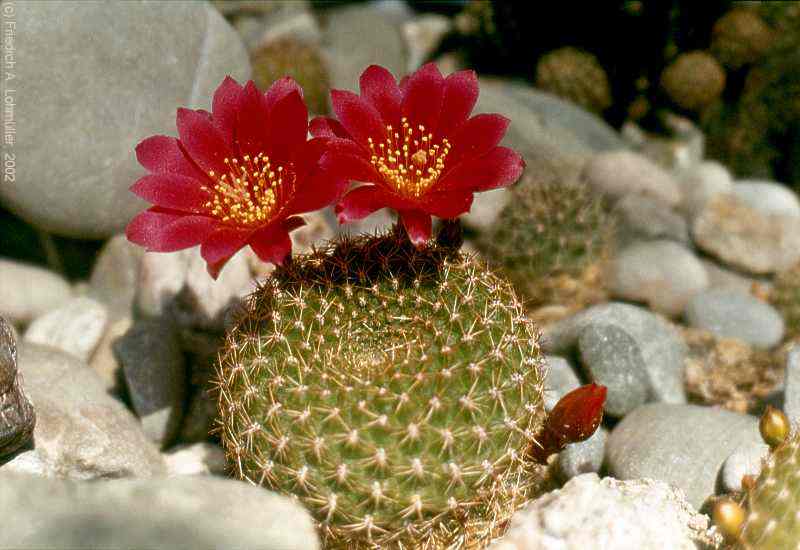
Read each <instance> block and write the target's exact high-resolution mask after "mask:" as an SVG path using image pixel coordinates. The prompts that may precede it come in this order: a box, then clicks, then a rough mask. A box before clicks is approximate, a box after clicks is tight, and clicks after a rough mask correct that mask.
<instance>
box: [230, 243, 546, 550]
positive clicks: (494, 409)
mask: <svg viewBox="0 0 800 550" xmlns="http://www.w3.org/2000/svg"><path fill="white" fill-rule="evenodd" d="M218 385H219V390H220V392H219V395H220V415H221V420H220V423H221V434H222V440H223V443H224V445H225V448H226V450H227V453H228V456H229V459H230V460H231V462H232V464H233V466H234V470H235V472H236V474H237V475H238V476H239V477H241V478H244V479H248V480H250V481H253V482H255V483H259V484H262V485H264V486H266V487H269V488H271V489H273V490H276V491H279V492H282V493H285V494H290V495H295V496H296V497H297V498H298V499H299V500H300V501H301V502H302V503H303V504H305V506H306V507H307V508H308V509H309V510H310V511H311V513H312V515H313V516H314V517H315V519H316V520H317V522H318V523H319V525H320V531H321V534H322V536H323V540H324V543H325V546H326V548H430V549H433V548H437V549H438V548H480V547H481V546H482V545H483V544H485V543H486V542H487V541H488V540H489V539H491V538H492V537H493V536H496V535H497V534H498V533H499V532H500V531H501V529H502V527H503V525H504V522H505V521H506V520H507V519H508V518H509V517H510V515H511V514H512V513H513V512H514V510H516V509H517V508H518V507H519V506H521V505H523V504H524V503H525V501H526V500H527V499H528V497H529V495H530V492H531V491H532V489H533V487H534V486H535V485H536V482H537V479H536V475H535V471H534V470H533V468H534V466H533V465H532V464H531V463H530V462H529V461H526V460H525V459H524V451H525V449H526V448H527V446H528V445H529V444H530V441H531V437H532V434H533V433H534V432H535V431H536V430H537V429H538V428H539V426H540V425H541V422H542V418H543V410H542V360H541V356H540V353H539V346H538V340H537V333H536V331H535V329H534V327H533V326H532V324H531V322H530V321H529V320H527V319H526V317H525V316H524V314H523V311H522V308H521V307H520V305H519V303H518V301H517V299H516V298H515V296H514V293H513V291H512V290H511V288H510V286H509V285H508V284H507V283H505V282H503V281H502V280H501V279H499V278H498V277H496V276H495V275H494V274H492V273H491V272H490V271H489V270H487V269H486V268H485V267H484V266H482V265H480V264H479V263H476V261H475V260H474V259H471V258H469V257H466V256H464V255H462V254H460V253H458V252H456V251H454V250H452V249H448V248H447V247H442V246H431V247H429V248H425V249H423V250H416V249H415V248H414V247H413V246H411V244H410V243H408V241H407V239H406V238H405V237H404V235H403V234H402V232H393V233H390V234H388V235H384V236H378V237H358V238H355V239H347V240H343V241H340V242H338V243H333V244H331V245H330V246H329V247H328V248H325V249H323V250H319V251H317V252H315V253H313V254H311V255H309V256H307V257H302V258H299V259H296V260H295V261H294V262H292V263H291V264H290V265H288V266H287V267H284V268H281V269H279V270H277V271H276V273H275V274H274V276H273V277H272V278H270V279H269V280H267V281H266V283H265V284H264V285H263V286H262V287H261V288H260V289H259V290H258V291H257V292H256V293H255V294H254V295H253V296H252V297H251V298H250V301H249V305H248V307H247V311H246V313H245V314H244V316H243V317H242V319H241V320H240V322H239V324H238V326H237V328H235V329H234V330H233V331H232V332H231V333H230V335H229V337H228V343H227V350H226V351H225V353H224V355H223V357H222V360H221V364H220V369H219V375H218Z"/></svg>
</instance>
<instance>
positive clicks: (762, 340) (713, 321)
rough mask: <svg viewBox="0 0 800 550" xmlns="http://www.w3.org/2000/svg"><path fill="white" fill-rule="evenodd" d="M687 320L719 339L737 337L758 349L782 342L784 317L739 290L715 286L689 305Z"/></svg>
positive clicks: (700, 294)
mask: <svg viewBox="0 0 800 550" xmlns="http://www.w3.org/2000/svg"><path fill="white" fill-rule="evenodd" d="M686 322H687V323H688V324H689V326H691V327H695V328H700V329H704V330H707V331H709V332H710V333H711V334H713V335H714V336H717V337H718V338H735V339H737V340H741V341H743V342H746V343H748V344H750V345H752V346H754V347H758V348H771V347H773V346H775V345H777V344H778V343H780V341H781V339H782V338H783V334H784V332H785V324H784V321H783V318H782V317H781V316H780V314H779V313H778V312H777V311H776V310H775V308H773V307H772V306H771V305H769V304H767V303H764V302H762V301H761V300H759V299H757V298H755V297H754V296H752V295H751V294H747V293H744V292H741V291H738V290H730V289H712V290H707V291H705V292H701V293H699V294H697V295H696V296H695V297H694V298H692V300H691V301H690V302H689V304H688V305H687V306H686Z"/></svg>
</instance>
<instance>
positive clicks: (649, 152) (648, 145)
mask: <svg viewBox="0 0 800 550" xmlns="http://www.w3.org/2000/svg"><path fill="white" fill-rule="evenodd" d="M664 122H665V123H666V126H667V127H668V128H669V130H670V131H671V132H670V133H671V134H672V135H671V136H665V135H664V134H663V133H660V134H654V133H649V132H645V131H644V130H643V129H642V128H641V127H639V126H637V125H636V124H633V123H631V122H626V123H625V124H623V126H622V136H623V137H624V138H626V139H627V140H628V141H630V142H631V143H633V144H634V146H635V149H636V151H638V152H640V153H642V154H643V155H644V156H646V157H647V158H649V159H650V160H652V161H653V162H655V163H656V164H658V165H659V166H661V167H663V168H665V169H667V170H670V171H674V172H682V171H685V170H690V169H692V168H693V167H695V166H697V165H698V164H700V162H701V161H702V160H703V156H704V154H705V136H704V135H703V132H702V131H701V130H700V129H699V128H698V127H697V126H696V125H695V124H694V123H693V122H692V121H691V120H689V119H687V118H684V117H680V116H676V115H673V114H669V115H667V117H666V119H665V121H664Z"/></svg>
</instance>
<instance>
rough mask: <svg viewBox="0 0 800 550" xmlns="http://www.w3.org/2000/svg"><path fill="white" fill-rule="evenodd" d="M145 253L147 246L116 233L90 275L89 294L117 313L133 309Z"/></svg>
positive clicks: (103, 250) (122, 313) (99, 256)
mask: <svg viewBox="0 0 800 550" xmlns="http://www.w3.org/2000/svg"><path fill="white" fill-rule="evenodd" d="M144 254H145V252H144V249H143V248H142V247H140V246H137V245H135V244H133V243H132V242H130V241H129V240H128V238H127V237H126V236H125V235H115V236H114V237H111V238H110V239H109V240H108V242H107V243H106V244H105V246H104V247H103V249H102V250H101V251H100V254H99V255H98V257H97V261H96V262H95V264H94V267H93V268H92V275H91V278H90V279H89V285H90V290H89V295H90V296H91V297H92V298H96V299H97V300H99V301H101V302H103V303H104V304H105V305H106V306H108V308H109V310H110V312H111V313H112V315H113V316H114V317H118V316H124V315H128V314H130V312H131V307H132V306H133V301H134V299H135V297H136V283H137V281H138V280H139V266H140V265H141V261H142V256H144Z"/></svg>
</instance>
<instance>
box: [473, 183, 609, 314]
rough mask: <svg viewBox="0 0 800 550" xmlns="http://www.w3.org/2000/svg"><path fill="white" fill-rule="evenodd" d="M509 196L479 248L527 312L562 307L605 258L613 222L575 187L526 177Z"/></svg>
mask: <svg viewBox="0 0 800 550" xmlns="http://www.w3.org/2000/svg"><path fill="white" fill-rule="evenodd" d="M512 193H513V197H512V199H511V200H510V201H509V204H508V205H507V206H506V207H505V209H504V210H503V212H502V214H501V216H500V217H499V218H498V220H497V223H496V224H495V225H494V227H493V229H492V230H491V231H489V232H487V233H486V234H485V235H484V236H483V237H482V239H481V240H480V242H479V247H480V248H481V250H482V251H483V252H484V253H485V255H486V257H487V258H488V259H489V260H490V261H491V262H492V263H494V264H496V265H497V266H499V267H500V268H501V269H502V270H503V272H504V274H505V275H507V276H508V278H509V279H510V280H511V281H512V283H514V286H515V287H516V288H517V290H519V291H520V292H521V293H522V294H523V295H524V296H525V297H526V298H527V299H529V300H530V303H531V305H532V306H536V305H542V304H548V303H552V302H562V301H565V294H568V293H569V292H570V289H571V288H572V287H573V286H574V284H575V283H576V281H578V280H580V279H582V278H584V277H585V276H586V275H587V270H589V269H590V268H592V267H594V266H597V264H598V263H599V262H601V261H602V260H603V258H604V257H605V256H606V255H607V254H608V252H609V250H610V247H611V243H612V239H613V228H614V222H613V217H612V216H611V214H610V213H609V212H608V210H607V208H606V206H605V205H604V204H603V201H602V199H601V198H600V197H598V196H596V195H594V194H593V193H592V191H591V190H590V189H589V188H587V187H586V186H585V185H583V184H580V183H578V182H574V183H571V182H570V183H566V182H562V181H560V180H559V179H557V178H553V179H550V178H547V179H536V177H535V176H533V175H531V174H529V173H526V174H525V175H524V176H523V178H522V180H521V181H520V183H519V184H518V185H517V186H516V187H515V188H514V189H513V191H512ZM592 286H593V287H594V288H595V290H596V287H597V285H592Z"/></svg>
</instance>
